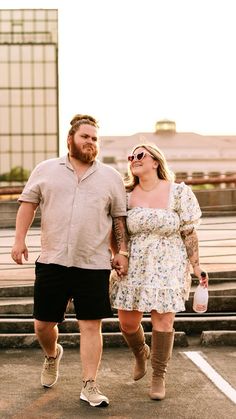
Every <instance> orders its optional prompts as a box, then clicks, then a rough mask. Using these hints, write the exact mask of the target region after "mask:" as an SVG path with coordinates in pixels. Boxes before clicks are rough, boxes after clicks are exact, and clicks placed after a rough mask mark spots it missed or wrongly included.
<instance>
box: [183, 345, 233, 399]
mask: <svg viewBox="0 0 236 419" xmlns="http://www.w3.org/2000/svg"><path fill="white" fill-rule="evenodd" d="M183 353H184V354H185V355H186V356H187V357H188V358H189V359H191V361H192V362H193V363H194V364H195V365H197V366H198V368H200V370H201V371H202V372H203V373H204V374H205V375H206V376H207V377H208V378H209V379H210V380H211V381H212V382H213V384H214V385H215V386H216V387H218V388H219V390H220V391H221V392H222V393H224V394H225V395H226V396H227V397H228V398H229V399H230V400H232V402H234V403H235V404H236V390H235V389H234V388H233V387H232V386H231V385H230V384H229V383H228V382H227V381H226V380H224V378H222V377H221V375H220V374H218V372H216V371H215V370H214V368H212V367H211V365H210V364H208V362H207V361H206V360H205V359H204V358H203V357H202V356H201V355H200V353H199V352H195V351H187V352H183Z"/></svg>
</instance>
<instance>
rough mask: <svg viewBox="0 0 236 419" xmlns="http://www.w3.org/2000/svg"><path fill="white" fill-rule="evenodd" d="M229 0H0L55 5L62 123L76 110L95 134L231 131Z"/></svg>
mask: <svg viewBox="0 0 236 419" xmlns="http://www.w3.org/2000/svg"><path fill="white" fill-rule="evenodd" d="M234 7H235V0H29V1H26V0H0V8H1V9H3V8H58V9H59V83H60V92H59V94H60V97H59V106H60V127H61V135H63V137H64V135H66V133H67V131H68V128H69V121H70V119H71V117H72V116H73V115H74V114H75V113H84V112H85V113H90V114H92V115H94V116H95V117H97V118H98V119H99V121H100V127H101V128H100V134H101V135H123V134H124V135H126V134H133V133H136V132H150V131H152V130H153V129H154V126H155V122H156V121H157V120H160V119H163V118H167V119H173V120H174V121H175V122H176V125H177V130H178V131H194V132H198V133H202V134H228V135H231V134H232V135H236V115H235V111H236V109H235V108H236V106H235V105H236V53H235V50H236V46H235V42H236V25H235V12H234Z"/></svg>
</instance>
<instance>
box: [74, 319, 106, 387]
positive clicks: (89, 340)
mask: <svg viewBox="0 0 236 419" xmlns="http://www.w3.org/2000/svg"><path fill="white" fill-rule="evenodd" d="M79 328H80V357H81V363H82V377H83V381H88V380H94V381H95V380H96V377H97V372H98V368H99V365H100V361H101V356H102V346H103V341H102V333H101V320H79Z"/></svg>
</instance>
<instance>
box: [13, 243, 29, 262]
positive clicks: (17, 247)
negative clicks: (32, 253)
mask: <svg viewBox="0 0 236 419" xmlns="http://www.w3.org/2000/svg"><path fill="white" fill-rule="evenodd" d="M22 255H23V256H24V259H25V260H26V261H27V260H28V249H27V246H26V244H25V243H21V244H16V243H15V244H14V245H13V247H12V251H11V257H12V259H13V260H14V262H16V263H17V264H18V265H22V264H23V261H22Z"/></svg>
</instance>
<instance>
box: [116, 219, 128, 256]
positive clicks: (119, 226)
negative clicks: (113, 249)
mask: <svg viewBox="0 0 236 419" xmlns="http://www.w3.org/2000/svg"><path fill="white" fill-rule="evenodd" d="M112 230H113V234H114V236H115V240H116V245H117V249H118V251H119V250H120V249H121V245H122V244H123V245H124V247H125V248H127V244H128V232H127V227H126V217H115V218H113V220H112Z"/></svg>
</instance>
